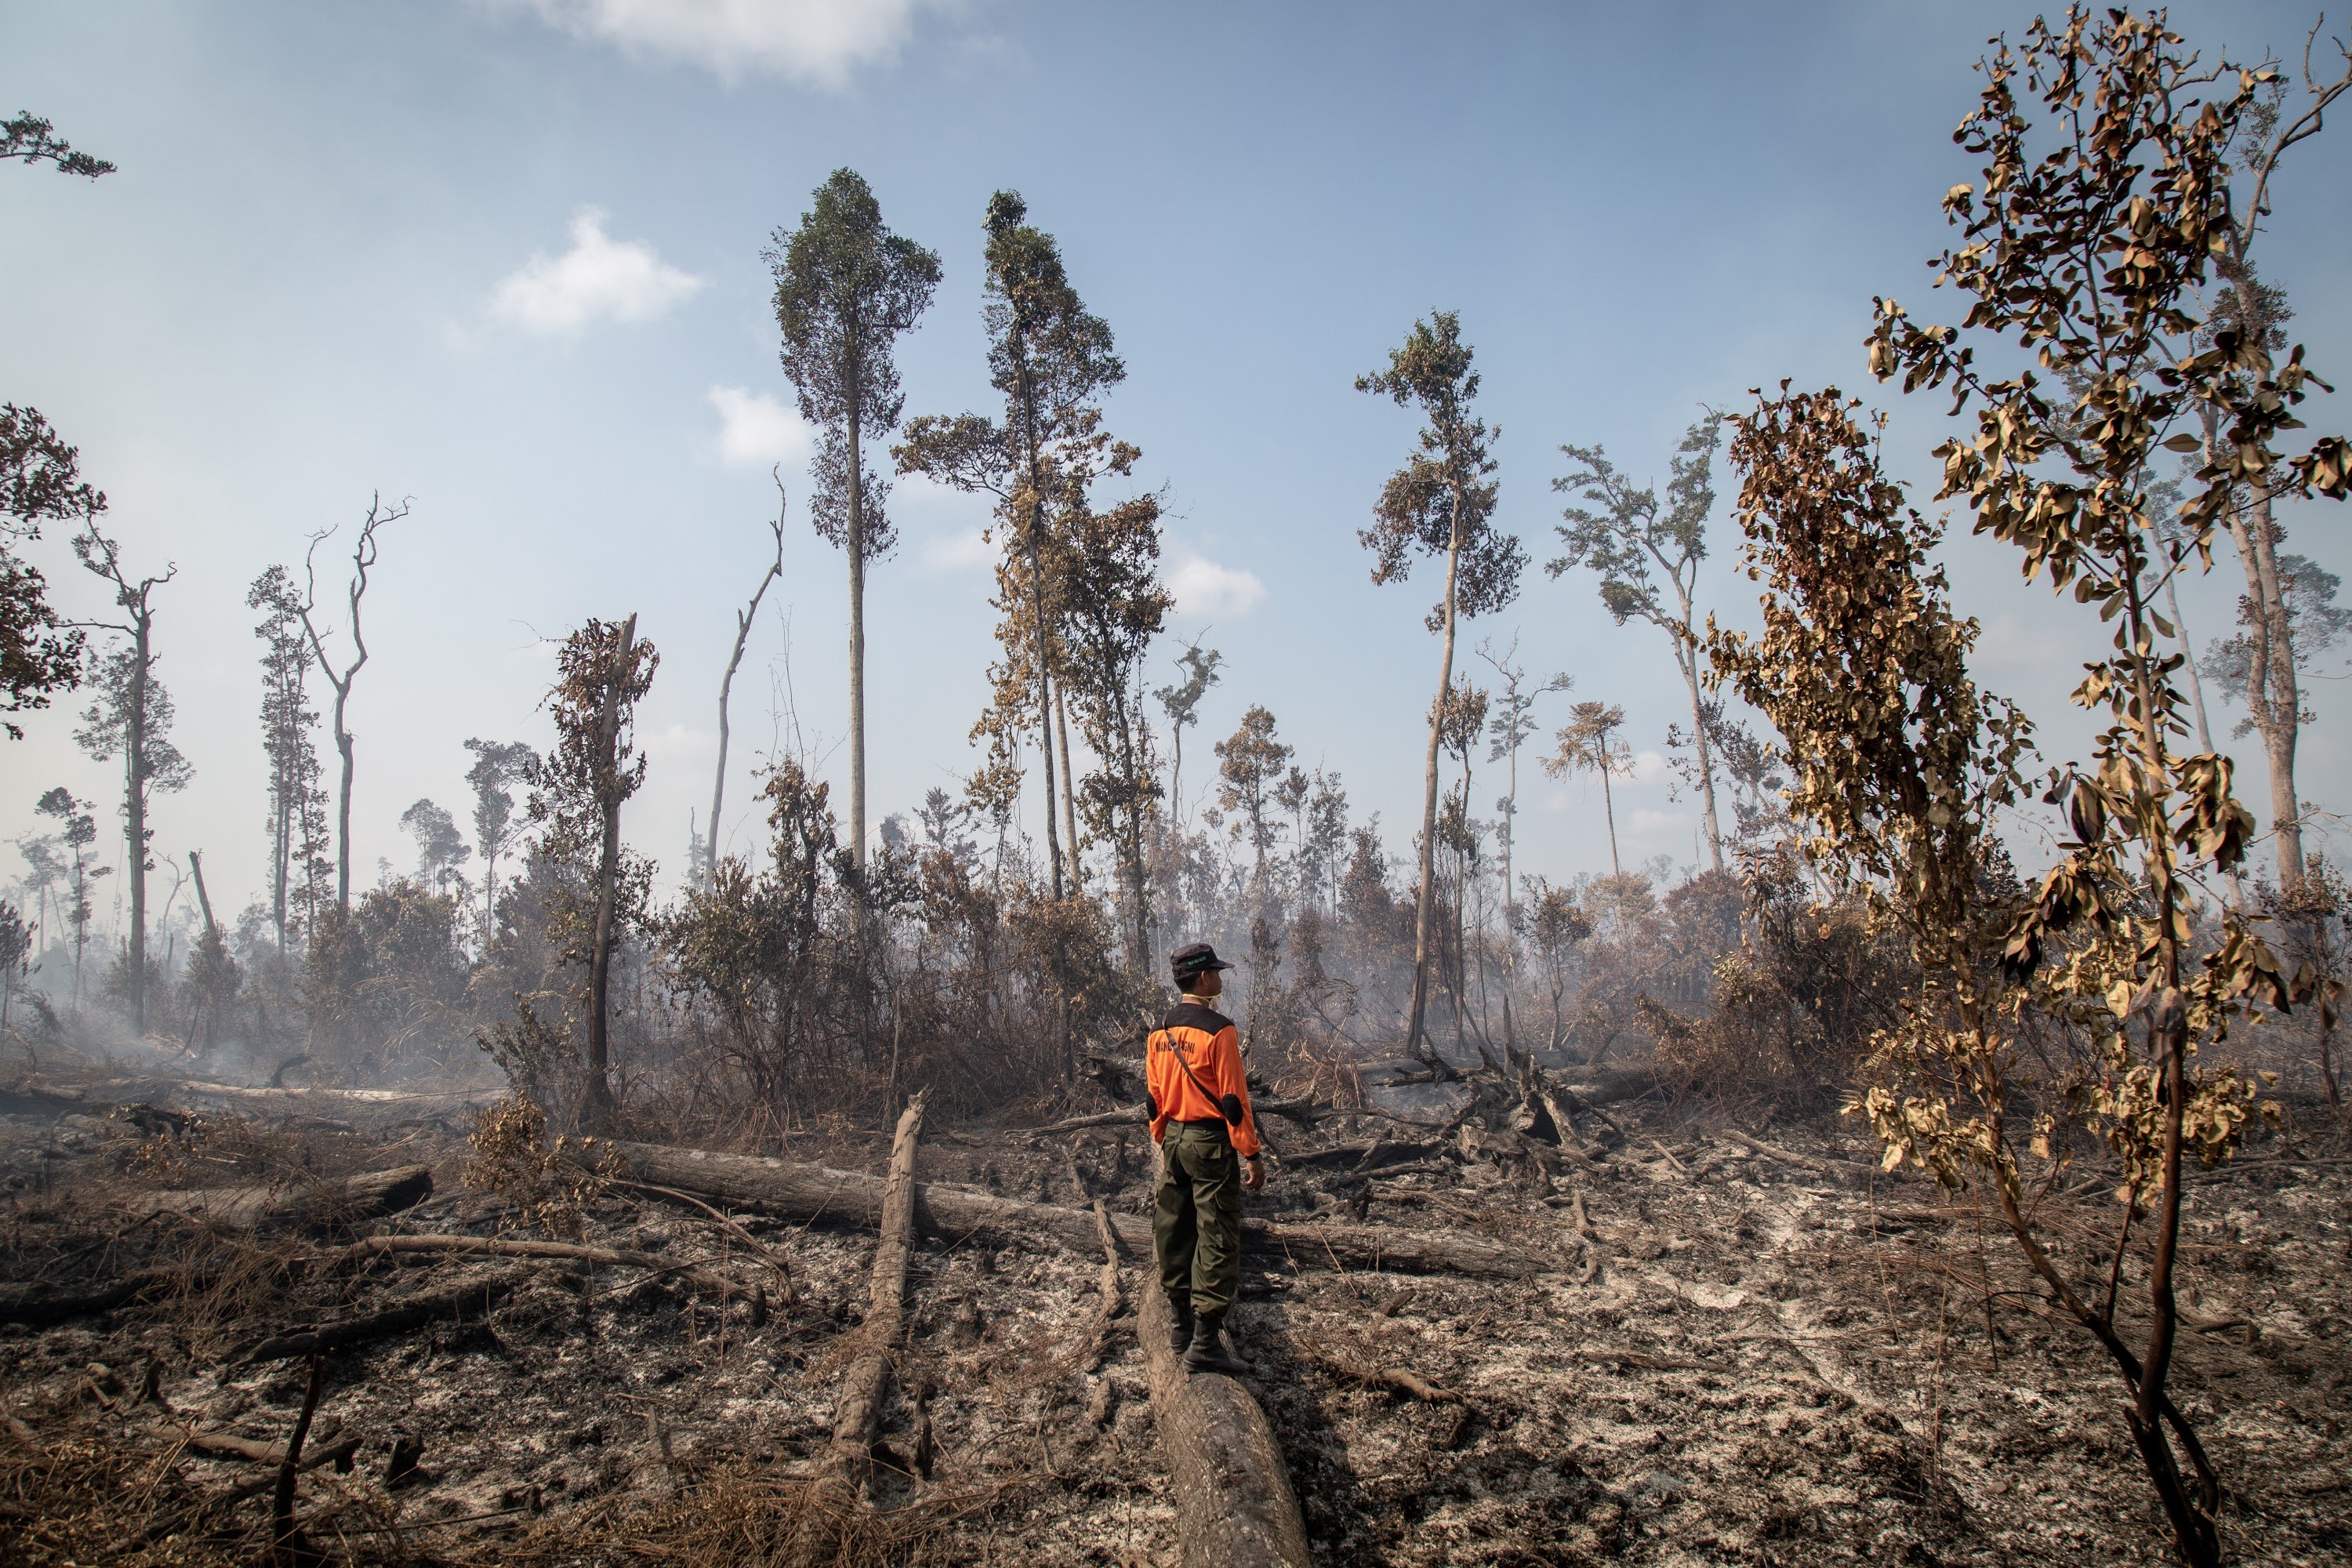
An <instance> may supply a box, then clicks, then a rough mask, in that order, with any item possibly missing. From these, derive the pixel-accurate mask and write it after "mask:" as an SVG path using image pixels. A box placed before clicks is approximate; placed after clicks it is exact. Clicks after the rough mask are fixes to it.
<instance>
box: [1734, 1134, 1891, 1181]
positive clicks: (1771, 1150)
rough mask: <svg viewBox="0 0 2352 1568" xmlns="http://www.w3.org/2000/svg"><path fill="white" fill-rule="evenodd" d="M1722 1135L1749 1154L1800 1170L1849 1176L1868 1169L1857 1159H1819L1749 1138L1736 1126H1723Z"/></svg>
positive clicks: (1826, 1174)
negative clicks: (1759, 1155) (1761, 1156)
mask: <svg viewBox="0 0 2352 1568" xmlns="http://www.w3.org/2000/svg"><path fill="white" fill-rule="evenodd" d="M1723 1135H1724V1136H1725V1137H1726V1138H1728V1139H1729V1140H1731V1142H1734V1143H1737V1144H1738V1145H1739V1146H1740V1147H1741V1148H1743V1149H1745V1150H1747V1151H1748V1152H1749V1153H1751V1154H1761V1155H1763V1156H1764V1158H1766V1159H1768V1160H1778V1161H1780V1163H1782V1164H1784V1165H1794V1166H1796V1167H1798V1168H1799V1169H1800V1170H1805V1171H1818V1172H1820V1173H1822V1175H1824V1176H1851V1175H1853V1174H1855V1173H1858V1172H1862V1171H1866V1170H1868V1169H1869V1167H1868V1166H1866V1165H1864V1164H1862V1163H1859V1162H1858V1161H1852V1160H1820V1159H1815V1158H1814V1157H1813V1156H1812V1155H1811V1154H1800V1153H1797V1152H1794V1151H1792V1150H1789V1149H1783V1148H1780V1147H1779V1146H1778V1145H1776V1144H1771V1143H1767V1142H1764V1141H1763V1140H1762V1139H1761V1138H1750V1137H1749V1136H1748V1134H1747V1133H1745V1132H1742V1131H1739V1129H1738V1128H1737V1127H1727V1128H1725V1129H1724V1131H1723Z"/></svg>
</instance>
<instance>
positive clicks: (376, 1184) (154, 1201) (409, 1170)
mask: <svg viewBox="0 0 2352 1568" xmlns="http://www.w3.org/2000/svg"><path fill="white" fill-rule="evenodd" d="M432 1195H433V1170H432V1167H431V1166H429V1165H400V1166H396V1167H394V1169H392V1170H389V1171H371V1172H369V1173H365V1174H363V1175H357V1176H352V1177H348V1178H346V1179H344V1180H341V1181H333V1182H317V1183H313V1184H310V1185H309V1186H303V1187H296V1188H293V1189H291V1190H289V1189H287V1188H284V1187H209V1188H201V1189H198V1190H196V1191H194V1192H178V1193H149V1194H145V1195H143V1196H142V1197H141V1198H140V1199H138V1201H136V1202H135V1203H133V1204H132V1205H131V1209H132V1211H133V1212H134V1213H139V1214H158V1215H162V1214H169V1215H180V1216H181V1217H183V1218H184V1219H190V1220H194V1221H195V1222H196V1223H198V1224H200V1225H205V1226H210V1227H211V1228H213V1229H215V1230H225V1231H247V1230H273V1229H289V1228H300V1227H307V1226H319V1225H352V1224H355V1223H357V1222H359V1221H362V1220H371V1219H380V1218H382V1217H383V1215H390V1214H398V1213H400V1212H401V1211H402V1210H404V1209H410V1208H415V1206H416V1205H418V1204H421V1203H423V1202H424V1201H425V1199H426V1198H429V1197H431V1196H432Z"/></svg>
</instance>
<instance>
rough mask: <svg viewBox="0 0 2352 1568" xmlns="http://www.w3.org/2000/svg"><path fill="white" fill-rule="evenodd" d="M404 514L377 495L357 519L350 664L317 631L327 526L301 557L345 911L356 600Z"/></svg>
mask: <svg viewBox="0 0 2352 1568" xmlns="http://www.w3.org/2000/svg"><path fill="white" fill-rule="evenodd" d="M407 515H408V503H407V502H406V501H403V502H401V503H400V504H399V505H397V506H386V505H385V504H384V502H383V496H382V495H381V494H378V495H374V496H372V497H370V498H369V500H368V510H367V516H365V517H363V518H362V519H361V520H360V531H359V537H358V538H357V539H355V540H354V541H352V577H351V582H350V584H348V585H347V586H346V588H345V589H344V594H343V599H344V603H345V604H346V605H348V606H349V607H350V610H351V616H352V619H351V626H350V627H349V628H348V629H349V635H350V637H351V643H352V657H351V660H350V662H348V663H347V664H345V665H344V666H343V667H342V668H340V669H338V668H336V667H335V662H334V660H332V659H331V658H328V657H327V643H326V637H327V634H328V633H329V632H331V631H332V630H333V629H334V628H333V627H331V626H328V627H324V628H322V627H321V626H320V623H319V619H318V610H319V565H318V561H319V546H320V545H321V544H323V543H325V542H327V541H328V540H330V539H331V538H333V537H334V534H335V531H334V530H333V529H331V528H329V529H322V530H321V531H319V532H317V533H314V534H312V535H311V536H310V551H309V552H308V553H307V554H305V555H304V556H303V558H302V571H303V582H304V587H303V593H302V605H301V609H300V612H299V613H300V615H301V617H302V631H303V635H304V636H306V637H309V638H310V657H311V658H314V659H316V660H317V661H318V665H319V673H320V674H321V675H323V676H325V677H326V678H327V684H328V685H329V686H330V687H331V688H333V689H334V693H335V710H334V733H335V755H336V756H337V757H338V758H339V759H341V763H342V773H341V778H340V780H339V781H338V783H337V784H336V787H335V907H336V908H337V909H339V910H344V911H346V912H348V911H349V910H350V909H351V907H352V727H351V724H350V723H349V721H348V720H349V714H350V711H351V704H352V681H353V680H355V679H358V678H359V673H360V670H361V669H362V667H364V666H365V665H366V663H367V661H368V647H367V638H366V637H365V636H364V635H363V634H362V630H361V626H360V602H361V601H362V599H364V598H365V597H366V596H367V588H368V574H369V572H371V571H373V569H374V567H375V563H376V551H377V543H376V535H377V533H378V532H380V531H382V530H383V529H385V528H387V527H389V526H390V525H392V524H393V523H395V522H398V521H401V519H403V518H404V517H406V516H407Z"/></svg>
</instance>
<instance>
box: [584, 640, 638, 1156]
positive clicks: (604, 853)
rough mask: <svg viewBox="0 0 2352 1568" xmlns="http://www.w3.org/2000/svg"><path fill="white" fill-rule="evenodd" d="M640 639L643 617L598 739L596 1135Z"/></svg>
mask: <svg viewBox="0 0 2352 1568" xmlns="http://www.w3.org/2000/svg"><path fill="white" fill-rule="evenodd" d="M636 634H637V617H636V616H635V614H634V613H632V614H631V615H630V616H629V618H628V619H627V620H625V621H623V622H622V623H621V636H620V642H619V647H618V648H617V650H616V651H615V652H614V656H613V660H612V662H611V663H610V664H609V665H607V666H606V667H605V670H604V713H603V715H602V716H601V722H600V723H599V725H598V728H597V736H596V772H597V784H598V785H599V787H600V788H601V790H602V792H603V795H604V798H603V800H601V801H600V802H598V805H599V806H600V807H601V809H602V814H603V816H604V832H603V836H602V839H601V842H600V844H599V847H598V849H597V855H596V931H595V937H594V942H595V946H594V948H593V950H592V951H591V952H590V953H589V955H588V1081H587V1083H586V1085H585V1086H584V1093H585V1100H586V1103H585V1105H584V1106H583V1117H582V1120H583V1122H584V1123H585V1124H586V1125H587V1126H588V1127H589V1129H590V1130H591V1131H599V1132H601V1131H604V1130H605V1129H606V1128H607V1127H608V1126H610V1125H611V1123H612V1120H613V1085H612V1080H611V1079H610V1078H609V1077H608V1076H607V1075H608V1072H609V1069H610V1061H611V1057H612V1037H611V1027H610V1024H609V1021H608V1000H607V993H608V992H609V991H610V989H611V986H612V979H613V936H614V932H613V921H614V904H615V903H616V902H617V901H618V899H619V893H620V889H619V880H620V870H621V788H620V773H621V763H620V757H619V754H618V753H619V748H620V729H621V692H622V689H623V688H625V687H626V686H627V685H628V683H629V675H630V672H631V670H632V669H633V668H634V667H635V658H634V654H635V640H636Z"/></svg>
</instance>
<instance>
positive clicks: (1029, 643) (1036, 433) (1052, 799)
mask: <svg viewBox="0 0 2352 1568" xmlns="http://www.w3.org/2000/svg"><path fill="white" fill-rule="evenodd" d="M1028 216H1029V207H1028V204H1027V203H1025V202H1024V201H1023V200H1022V199H1021V196H1020V194H1019V193H1018V192H1015V191H999V192H997V193H996V194H995V195H992V196H991V197H990V198H989V201H988V215H987V217H986V219H985V222H984V225H983V226H984V229H985V232H986V234H987V237H988V243H987V247H986V250H985V253H984V257H985V263H986V278H987V303H986V305H985V306H984V307H983V319H984V320H985V321H986V324H987V328H988V340H989V342H988V369H989V384H990V385H992V386H993V387H994V388H995V389H996V391H997V392H998V394H999V395H1002V396H1003V399H1004V416H1003V421H1002V422H1001V423H1000V422H998V421H995V420H992V419H989V418H988V417H987V416H983V415H978V414H964V415H959V416H952V417H950V416H940V415H926V416H922V417H921V418H919V419H915V420H912V421H909V422H908V426H907V436H906V439H905V440H904V441H903V442H901V443H900V444H899V445H898V446H897V447H893V448H892V452H893V454H894V456H896V458H898V470H899V472H901V473H919V474H922V475H924V476H925V477H926V478H928V479H934V480H936V481H938V482H939V483H940V484H944V485H948V486H950V487H951V488H953V489H961V490H966V491H984V492H986V493H988V494H990V495H992V496H994V497H995V498H996V499H997V516H998V521H999V525H1000V528H1001V529H1002V531H1003V544H1004V547H1005V552H1006V553H1005V560H1004V562H1003V565H1001V566H1000V568H999V570H998V573H997V583H998V587H999V595H998V607H999V609H1000V611H1001V612H1002V613H1003V622H1002V624H1001V625H1000V626H999V627H998V637H999V640H1000V642H1001V643H1002V644H1003V648H1004V653H1005V658H1004V660H1003V663H1002V664H1000V665H999V666H998V667H997V668H996V671H995V675H996V686H997V697H996V702H995V705H994V708H993V710H992V716H991V717H987V718H983V719H982V722H981V731H982V732H993V733H995V734H996V735H997V736H998V737H999V740H1000V742H1003V740H1004V739H1006V738H1007V736H1008V733H1009V731H1008V729H1007V726H1008V725H1009V724H1010V722H1011V715H1012V713H1013V711H1015V708H1014V706H1013V705H1014V704H1015V703H1018V704H1019V705H1020V706H1023V707H1026V706H1028V697H1029V694H1030V693H1034V703H1035V705H1034V710H1033V711H1034V721H1035V723H1036V726H1037V735H1038V741H1039V748H1038V756H1039V760H1040V762H1041V763H1042V765H1043V766H1044V768H1045V858H1046V861H1047V864H1048V867H1049V869H1050V873H1051V883H1052V887H1053V892H1054V897H1055V899H1056V900H1058V899H1060V898H1061V897H1062V895H1063V889H1064V888H1065V887H1066V886H1068V885H1071V884H1074V883H1075V882H1076V881H1077V879H1078V865H1077V850H1078V847H1077V843H1076V837H1077V835H1076V815H1077V813H1076V805H1075V804H1074V803H1073V799H1072V791H1073V786H1072V784H1071V783H1070V779H1069V772H1070V770H1069V766H1068V762H1067V755H1066V753H1067V746H1066V743H1065V745H1064V747H1063V751H1064V760H1063V763H1062V766H1061V768H1060V770H1059V775H1058V776H1059V779H1060V784H1059V788H1058V791H1057V787H1056V782H1055V781H1056V770H1055V727H1056V721H1057V718H1058V716H1059V712H1060V710H1059V706H1058V704H1057V700H1056V699H1057V693H1058V691H1059V682H1060V680H1061V677H1062V670H1061V664H1062V661H1063V645H1062V639H1061V637H1060V635H1059V633H1060V626H1059V620H1060V616H1061V614H1062V610H1063V589H1062V584H1060V583H1059V582H1058V581H1057V580H1056V578H1055V573H1054V572H1053V571H1052V569H1051V568H1052V567H1053V566H1054V565H1055V563H1056V560H1057V555H1058V552H1059V550H1060V549H1061V548H1062V547H1063V543H1062V542H1061V541H1060V540H1059V539H1058V538H1057V537H1056V536H1055V527H1054V522H1055V498H1056V496H1057V495H1063V496H1067V495H1071V494H1083V493H1084V491H1085V489H1086V487H1087V485H1088V484H1089V483H1091V482H1092V481H1093V480H1095V479H1098V478H1101V477H1104V476H1106V475H1109V474H1118V475H1121V476H1124V475H1127V474H1129V473H1131V472H1132V471H1133V469H1134V467H1135V460H1136V458H1138V457H1139V456H1140V455H1141V454H1140V453H1139V452H1138V451H1137V450H1136V449H1135V448H1134V447H1130V446H1129V445H1128V444H1127V443H1125V442H1123V441H1117V440H1114V439H1113V438H1112V437H1110V435H1109V434H1108V432H1107V431H1105V430H1104V429H1103V427H1102V411H1101V409H1100V407H1099V406H1098V400H1099V399H1100V397H1101V395H1103V394H1104V393H1105V392H1108V390H1109V389H1110V388H1112V387H1114V386H1116V385H1118V384H1119V383H1120V382H1122V381H1124V380H1125V379H1127V366H1126V365H1125V364H1124V363H1121V362H1120V360H1119V357H1118V354H1117V353H1114V352H1113V348H1112V341H1111V331H1110V325H1109V323H1108V322H1107V321H1104V320H1103V319H1102V318H1101V317H1100V316H1097V315H1095V314H1094V313H1092V312H1091V311H1089V310H1087V308H1086V305H1085V302H1084V301H1083V300H1080V299H1079V298H1078V292H1077V290H1076V289H1075V288H1073V287H1072V286H1071V284H1070V279H1069V272H1068V269H1067V268H1066V267H1065V266H1064V264H1063V261H1062V251H1061V247H1060V246H1059V245H1057V244H1056V243H1055V239H1054V237H1053V236H1052V235H1050V234H1047V233H1045V231H1044V230H1043V229H1040V228H1037V227H1035V226H1033V225H1032V224H1030V223H1029V222H1028V221H1027V220H1028ZM1000 749H1001V748H1000ZM1001 760H1003V759H1000V761H1001ZM1056 805H1059V806H1060V808H1061V811H1062V818H1063V822H1064V823H1065V824H1066V825H1067V826H1068V827H1069V829H1070V832H1069V834H1068V837H1069V838H1070V839H1071V843H1070V846H1069V861H1068V865H1067V867H1066V868H1065V864H1064V860H1063V849H1062V842H1061V841H1062V837H1063V833H1062V830H1061V827H1060V826H1057V825H1056V823H1055V807H1056ZM1065 872H1067V875H1066V874H1065Z"/></svg>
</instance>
